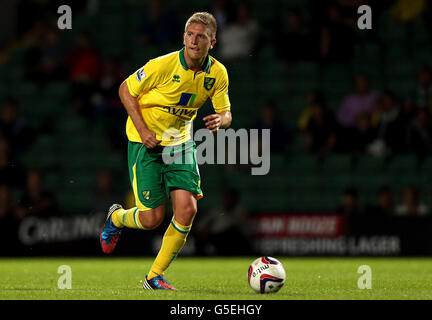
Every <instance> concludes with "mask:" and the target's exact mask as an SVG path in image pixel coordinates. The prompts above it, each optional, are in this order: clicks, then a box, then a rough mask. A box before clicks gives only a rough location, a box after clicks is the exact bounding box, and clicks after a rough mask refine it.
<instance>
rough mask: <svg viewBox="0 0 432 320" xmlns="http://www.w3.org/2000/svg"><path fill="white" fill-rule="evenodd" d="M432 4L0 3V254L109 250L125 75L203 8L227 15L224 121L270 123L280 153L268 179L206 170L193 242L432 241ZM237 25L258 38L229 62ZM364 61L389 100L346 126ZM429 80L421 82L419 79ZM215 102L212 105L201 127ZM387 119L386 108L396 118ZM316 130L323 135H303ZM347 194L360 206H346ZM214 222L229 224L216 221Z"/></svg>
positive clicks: (370, 251) (291, 245) (383, 250)
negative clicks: (65, 9) (105, 246)
mask: <svg viewBox="0 0 432 320" xmlns="http://www.w3.org/2000/svg"><path fill="white" fill-rule="evenodd" d="M408 2H409V3H410V4H409V5H407V3H408ZM61 4H67V5H69V6H70V7H71V8H72V29H71V30H59V29H58V28H57V20H58V18H59V17H60V16H61V14H58V13H57V8H58V7H59V5H61ZM361 4H366V5H369V6H370V7H371V8H372V29H371V30H359V29H358V28H357V19H358V18H359V17H360V14H358V13H357V8H358V7H359V6H360V5H361ZM428 5H429V4H428V3H427V2H426V1H395V0H392V1H306V0H304V1H302V0H286V1H274V0H272V1H270V0H268V1H258V0H254V1H244V2H242V1H206V0H199V1H197V0H191V1H178V0H176V1H138V0H123V1H122V0H104V1H97V0H96V1H65V2H63V1H62V2H57V1H43V0H40V1H37V0H34V1H19V0H15V1H7V2H5V1H3V2H2V3H1V4H0V16H1V19H0V21H1V25H2V28H0V44H1V46H0V50H1V51H0V109H1V131H0V132H1V135H0V162H1V163H0V166H1V167H0V179H1V181H0V196H1V199H0V239H1V243H2V245H1V247H0V255H4V256H8V255H24V256H28V255H69V254H70V255H101V254H102V253H101V250H100V247H99V240H98V236H99V231H100V229H101V227H102V223H103V220H104V217H105V215H106V210H107V209H108V207H109V206H110V205H111V204H112V203H114V202H118V203H121V204H123V205H125V206H128V207H131V206H133V203H132V205H129V204H130V203H131V202H130V201H131V200H130V183H129V177H128V170H127V161H126V153H127V152H126V147H127V139H126V136H125V130H124V128H125V121H126V117H127V115H126V111H125V110H124V109H123V107H122V106H121V103H120V101H119V98H118V95H117V89H118V86H119V84H120V83H121V82H122V81H123V80H124V79H125V78H126V77H127V76H128V75H129V74H131V73H132V72H134V71H135V70H136V69H138V68H139V67H141V66H142V65H143V64H145V63H146V61H147V60H148V59H150V58H154V57H156V56H158V55H162V54H165V53H168V52H171V51H174V50H178V49H180V48H181V47H182V33H183V28H184V22H185V21H186V19H187V18H188V17H189V15H190V14H191V13H193V12H195V11H210V12H213V13H215V12H219V13H220V14H221V16H222V17H225V18H226V24H225V25H223V23H222V22H223V21H221V20H220V21H218V22H219V23H220V30H219V32H218V34H217V39H218V43H217V44H216V47H215V49H214V50H213V51H212V52H211V54H212V55H213V56H215V57H216V58H217V59H219V60H220V61H221V62H222V63H224V64H225V65H226V67H227V69H228V74H229V77H230V88H229V94H230V99H231V103H232V112H233V123H232V128H234V129H241V128H246V129H252V128H259V129H262V128H270V129H271V134H272V136H271V137H272V140H271V146H272V153H271V169H270V172H269V174H267V175H264V176H252V175H251V174H250V166H248V165H206V164H205V165H202V166H200V172H201V177H202V188H203V191H204V194H205V197H204V199H202V200H200V201H199V202H198V208H199V210H198V215H197V218H196V221H195V224H194V228H193V232H192V233H191V235H190V236H189V241H188V243H187V246H186V247H185V248H184V249H183V254H184V255H231V254H233V255H246V254H255V255H259V254H263V255H267V254H268V255H338V256H341V255H430V254H431V253H432V240H431V237H430V234H431V231H432V221H431V218H430V215H431V213H432V211H431V210H432V193H431V187H432V181H431V170H432V155H431V150H432V120H431V111H432V73H431V71H430V69H429V66H430V65H432V48H431V45H432V38H431V35H432V25H431V21H432V19H431V17H432V15H431V10H430V7H429V8H428ZM217 8H221V10H219V11H216V9H217ZM239 8H240V9H239ZM151 14H154V16H155V17H158V19H156V20H152V19H149V16H150V15H151ZM239 15H240V16H241V18H239ZM219 17H220V16H219V15H217V18H219ZM152 21H153V22H154V21H159V22H158V23H157V24H156V26H155V25H154V24H152ZM236 21H237V24H235V23H236ZM233 30H234V31H233ZM230 32H231V34H230ZM235 32H238V33H240V34H242V35H244V34H246V35H248V34H250V35H253V37H252V36H251V37H246V40H247V41H244V46H243V47H241V46H240V48H239V51H238V54H237V55H236V56H231V57H230V56H228V53H226V52H225V58H224V53H223V49H227V50H228V49H230V48H231V49H232V47H230V46H231V45H233V44H236V45H237V46H238V45H239V43H238V42H236V41H235V39H236V38H235ZM223 33H225V37H226V38H225V39H226V42H224V41H222V39H223V37H224V35H223ZM233 39H234V43H230V41H233ZM242 39H243V40H245V38H242ZM249 40H250V41H249ZM249 42H250V43H249ZM247 46H249V47H247ZM228 51H229V50H228ZM83 75H84V77H83ZM360 75H366V76H367V77H368V78H369V79H370V83H371V89H372V90H373V91H376V92H377V93H378V95H379V96H382V97H383V98H382V100H380V103H381V104H380V105H378V103H376V105H375V103H374V108H373V110H372V111H371V112H370V113H369V114H366V115H365V117H363V118H361V120H359V122H358V123H359V125H358V127H357V129H352V130H343V129H342V128H341V127H340V126H338V125H337V114H338V111H339V108H340V106H341V104H342V102H343V101H344V99H345V97H346V96H347V95H349V94H351V93H352V92H353V91H354V84H355V81H356V79H357V77H358V76H360ZM428 77H429V78H428ZM420 78H421V81H423V84H424V85H425V88H426V89H429V91H427V90H423V91H422V90H420ZM389 101H390V105H392V104H393V106H394V109H393V110H394V112H395V113H394V114H393V115H395V114H397V115H398V116H397V119H398V121H399V122H398V123H397V124H398V125H401V127H396V128H397V129H396V130H393V131H392V130H387V131H386V134H383V133H382V131H381V129H382V130H384V129H385V128H384V127H385V126H381V124H382V123H383V122H385V121H386V120H388V118H386V114H384V113H383V109H382V108H384V107H385V106H386V103H387V102H389ZM317 104H318V105H320V106H326V110H327V111H326V116H325V117H324V125H323V126H322V127H320V126H315V127H313V128H312V127H311V126H309V125H305V123H308V122H307V121H310V120H308V119H309V116H310V111H311V110H312V109H313V108H314V107H316V105H317ZM383 105H384V107H383ZM313 110H315V109H313ZM320 110H322V109H320ZM211 112H212V109H211V104H210V103H207V104H206V105H205V106H204V107H203V108H202V109H201V110H200V111H199V113H198V117H197V119H196V121H195V124H194V125H195V129H197V128H200V127H202V121H201V120H200V119H201V118H202V117H204V116H205V115H207V114H209V113H211ZM263 119H270V120H269V121H263ZM393 120H395V118H391V115H390V122H388V123H391V122H392V121H393ZM361 121H363V122H361ZM318 123H319V121H318ZM315 125H316V123H315ZM383 128H384V129H383ZM400 128H402V129H400ZM306 132H309V133H310V134H312V135H313V136H314V137H315V140H314V141H315V142H314V144H313V146H312V147H310V148H309V147H308V146H309V145H308V143H307V141H308V138H307V137H308V134H307V133H306ZM378 137H382V138H383V139H382V140H381V141H384V144H385V145H387V146H390V147H391V149H390V150H391V152H388V153H386V154H384V155H383V154H381V153H380V151H382V150H383V149H382V148H381V149H380V148H379V147H380V146H382V145H379V144H376V146H378V149H374V150H375V153H371V152H369V151H368V148H367V145H369V144H370V143H371V142H373V141H376V139H377V138H378ZM328 139H330V140H328ZM333 139H334V141H333ZM323 141H324V142H323ZM332 141H333V142H332ZM335 141H336V142H335ZM326 143H329V145H327V147H328V148H320V147H319V146H320V144H326ZM317 145H318V147H317ZM321 146H322V145H321ZM408 186H413V187H415V188H416V189H417V190H418V191H419V200H418V201H419V202H420V203H421V204H422V205H423V209H422V210H423V213H422V214H419V213H417V214H406V215H403V214H401V213H400V212H402V211H403V210H402V207H400V206H399V205H401V204H402V201H403V197H402V194H403V191H404V189H405V188H406V187H408ZM385 187H386V188H387V189H386V190H388V191H390V192H392V193H393V197H394V198H393V202H394V207H393V209H392V210H389V211H387V212H383V211H380V210H379V209H377V208H376V204H377V196H378V192H379V191H380V190H385ZM353 201H354V202H355V201H358V206H357V205H354V206H349V205H347V203H348V204H349V203H350V202H353ZM224 204H226V206H225V207H223V206H224ZM397 208H399V209H397ZM171 215H172V211H171V209H170V208H168V209H167V214H166V221H165V223H164V224H163V225H161V226H160V227H159V228H158V229H157V230H154V231H148V232H139V231H135V230H127V231H126V232H124V233H123V235H122V239H121V240H120V242H119V246H118V249H117V251H116V253H115V254H116V255H153V254H154V253H155V251H154V250H155V249H157V248H158V245H157V244H158V241H160V237H161V235H162V234H163V232H164V231H165V228H166V225H167V223H168V221H169V219H170V217H171ZM231 217H232V218H231ZM212 219H213V220H212ZM221 219H224V220H223V221H225V222H226V225H224V226H220V228H219V229H218V230H214V228H216V227H215V226H216V225H218V222H220V221H221ZM205 220H208V221H209V223H208V225H207V226H205V225H203V223H204V222H205ZM212 228H213V232H212Z"/></svg>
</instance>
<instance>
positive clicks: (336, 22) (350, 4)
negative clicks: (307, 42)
mask: <svg viewBox="0 0 432 320" xmlns="http://www.w3.org/2000/svg"><path fill="white" fill-rule="evenodd" d="M361 2H362V1H331V2H330V3H329V5H328V6H327V7H326V8H325V11H324V13H321V14H324V15H325V19H324V20H323V24H322V26H321V37H320V53H321V58H322V59H323V60H324V61H333V62H335V61H350V60H351V57H352V55H353V52H354V44H355V29H356V28H357V20H356V19H357V16H356V13H357V12H356V11H357V8H358V7H359V5H360V4H359V5H356V3H361Z"/></svg>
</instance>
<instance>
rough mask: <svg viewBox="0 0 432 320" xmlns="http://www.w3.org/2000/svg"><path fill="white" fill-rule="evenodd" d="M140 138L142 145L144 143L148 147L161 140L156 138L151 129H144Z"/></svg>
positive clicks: (154, 145)
mask: <svg viewBox="0 0 432 320" xmlns="http://www.w3.org/2000/svg"><path fill="white" fill-rule="evenodd" d="M141 140H142V143H143V145H145V146H146V147H147V148H148V149H152V148H154V147H156V146H157V145H158V144H159V143H161V140H157V139H156V133H154V132H153V131H151V130H144V132H143V133H142V134H141Z"/></svg>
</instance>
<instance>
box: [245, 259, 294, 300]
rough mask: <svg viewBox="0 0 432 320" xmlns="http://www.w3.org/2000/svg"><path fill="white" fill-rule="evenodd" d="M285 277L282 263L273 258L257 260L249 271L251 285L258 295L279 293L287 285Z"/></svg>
mask: <svg viewBox="0 0 432 320" xmlns="http://www.w3.org/2000/svg"><path fill="white" fill-rule="evenodd" d="M285 277H286V274H285V269H284V267H283V265H282V263H280V261H279V260H277V259H275V258H272V257H260V258H258V259H256V260H255V261H254V262H252V263H251V265H250V266H249V270H248V282H249V285H250V287H251V288H252V289H253V290H254V291H255V292H257V293H273V292H278V291H279V290H280V288H282V286H283V285H284V283H285Z"/></svg>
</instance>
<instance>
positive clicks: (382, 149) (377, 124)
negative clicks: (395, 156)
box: [369, 92, 399, 157]
mask: <svg viewBox="0 0 432 320" xmlns="http://www.w3.org/2000/svg"><path fill="white" fill-rule="evenodd" d="M398 115H399V107H398V105H397V104H396V101H395V97H394V95H393V93H391V92H384V93H383V94H382V95H381V96H380V97H378V98H377V100H376V103H375V108H374V110H373V112H372V115H371V123H372V127H374V128H376V135H377V136H376V139H375V140H374V141H373V142H372V144H371V145H370V146H369V151H370V153H372V154H373V155H375V156H378V157H385V156H387V155H389V154H390V153H391V148H390V145H391V144H392V142H390V143H389V141H388V140H391V139H392V136H391V133H392V132H391V130H390V131H389V129H390V128H391V124H392V123H394V122H395V121H396V119H397V117H398ZM389 144H390V145H389Z"/></svg>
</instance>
